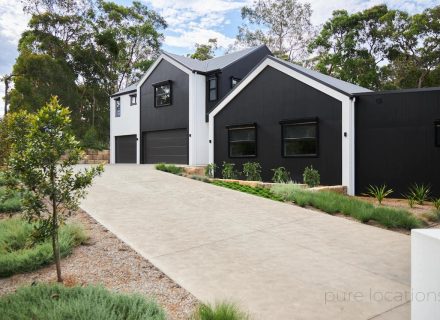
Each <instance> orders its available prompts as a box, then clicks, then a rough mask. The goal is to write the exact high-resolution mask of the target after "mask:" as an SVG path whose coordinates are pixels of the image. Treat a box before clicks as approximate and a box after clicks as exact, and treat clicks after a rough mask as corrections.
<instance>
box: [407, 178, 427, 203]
mask: <svg viewBox="0 0 440 320" xmlns="http://www.w3.org/2000/svg"><path fill="white" fill-rule="evenodd" d="M430 192H431V187H430V186H428V185H424V184H423V183H422V184H417V183H414V184H413V185H412V186H411V187H410V188H409V190H408V195H409V196H410V197H412V198H413V199H414V200H415V201H417V203H418V204H420V205H423V203H424V202H425V201H426V200H428V197H429V193H430Z"/></svg>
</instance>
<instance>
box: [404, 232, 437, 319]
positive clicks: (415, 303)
mask: <svg viewBox="0 0 440 320" xmlns="http://www.w3.org/2000/svg"><path fill="white" fill-rule="evenodd" d="M411 319H412V320H429V319H440V229H419V230H412V231H411Z"/></svg>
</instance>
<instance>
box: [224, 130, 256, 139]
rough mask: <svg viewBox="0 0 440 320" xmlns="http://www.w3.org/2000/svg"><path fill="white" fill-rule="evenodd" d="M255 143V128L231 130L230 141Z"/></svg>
mask: <svg viewBox="0 0 440 320" xmlns="http://www.w3.org/2000/svg"><path fill="white" fill-rule="evenodd" d="M249 140H250V141H254V140H255V128H247V129H229V141H249Z"/></svg>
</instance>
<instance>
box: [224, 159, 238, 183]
mask: <svg viewBox="0 0 440 320" xmlns="http://www.w3.org/2000/svg"><path fill="white" fill-rule="evenodd" d="M234 167H235V164H234V163H228V162H225V161H223V166H222V177H223V179H237V176H238V172H237V171H236V170H235V169H234Z"/></svg>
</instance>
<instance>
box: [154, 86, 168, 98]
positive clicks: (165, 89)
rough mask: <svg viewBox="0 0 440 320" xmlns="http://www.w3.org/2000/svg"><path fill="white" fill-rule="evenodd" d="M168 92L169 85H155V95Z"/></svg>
mask: <svg viewBox="0 0 440 320" xmlns="http://www.w3.org/2000/svg"><path fill="white" fill-rule="evenodd" d="M162 94H170V85H168V84H166V85H163V86H158V87H156V95H162Z"/></svg>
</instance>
